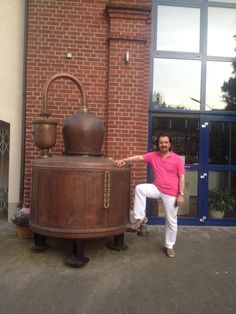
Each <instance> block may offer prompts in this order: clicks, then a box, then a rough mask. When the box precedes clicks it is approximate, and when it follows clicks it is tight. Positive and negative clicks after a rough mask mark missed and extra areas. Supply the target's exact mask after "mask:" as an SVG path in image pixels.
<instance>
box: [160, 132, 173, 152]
mask: <svg viewBox="0 0 236 314" xmlns="http://www.w3.org/2000/svg"><path fill="white" fill-rule="evenodd" d="M158 147H159V150H160V152H161V153H168V152H169V150H170V148H171V144H170V140H169V137H168V136H161V137H160V138H159V143H158Z"/></svg>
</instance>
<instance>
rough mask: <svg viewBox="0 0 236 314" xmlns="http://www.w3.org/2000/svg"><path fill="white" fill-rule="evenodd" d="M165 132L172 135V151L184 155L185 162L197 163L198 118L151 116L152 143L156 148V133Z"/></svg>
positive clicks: (154, 148)
mask: <svg viewBox="0 0 236 314" xmlns="http://www.w3.org/2000/svg"><path fill="white" fill-rule="evenodd" d="M163 132H166V133H168V134H170V135H171V136H172V140H173V144H172V147H173V151H175V152H176V153H177V154H179V155H181V156H184V160H185V164H197V163H198V153H199V119H198V118H191V117H177V116H172V117H165V116H163V117H159V116H158V117H156V116H153V118H152V134H153V137H152V142H153V143H152V144H153V150H156V149H157V146H156V140H157V134H158V133H163Z"/></svg>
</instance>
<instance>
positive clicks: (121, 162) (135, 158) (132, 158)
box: [116, 155, 144, 167]
mask: <svg viewBox="0 0 236 314" xmlns="http://www.w3.org/2000/svg"><path fill="white" fill-rule="evenodd" d="M143 160H144V159H143V155H135V156H130V157H127V158H125V159H120V160H116V164H117V166H118V167H123V166H124V165H125V164H126V162H132V161H143Z"/></svg>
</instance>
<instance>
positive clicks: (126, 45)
mask: <svg viewBox="0 0 236 314" xmlns="http://www.w3.org/2000/svg"><path fill="white" fill-rule="evenodd" d="M107 12H108V16H109V69H108V73H109V78H108V112H107V115H108V117H107V155H108V156H110V157H113V158H115V159H120V158H123V157H127V156H130V155H138V154H143V153H145V152H146V150H147V142H148V84H149V68H150V67H149V64H150V41H151V19H150V14H151V6H148V5H137V4H136V5H130V4H119V5H117V4H116V5H112V4H110V5H108V6H107ZM126 52H127V53H129V57H130V60H129V62H126V61H125V54H126ZM145 180H146V167H145V165H144V164H142V163H141V164H140V163H136V164H135V165H134V166H133V169H132V189H131V191H133V187H134V186H135V185H136V184H138V183H141V182H145ZM131 198H132V195H131Z"/></svg>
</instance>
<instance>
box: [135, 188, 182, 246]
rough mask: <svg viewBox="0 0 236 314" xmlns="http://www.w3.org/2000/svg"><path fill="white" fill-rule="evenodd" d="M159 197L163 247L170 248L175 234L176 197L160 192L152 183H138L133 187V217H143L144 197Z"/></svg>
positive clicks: (174, 239)
mask: <svg viewBox="0 0 236 314" xmlns="http://www.w3.org/2000/svg"><path fill="white" fill-rule="evenodd" d="M147 197H149V198H155V199H157V198H161V199H162V201H163V204H164V209H165V247H167V248H169V249H172V248H173V246H174V245H175V242H176V236H177V212H178V209H179V208H178V207H176V206H175V204H176V197H175V196H169V195H166V194H163V193H161V192H160V191H159V190H158V189H157V187H156V186H155V185H154V184H150V183H144V184H139V185H137V186H136V188H135V197H134V218H135V219H143V218H144V217H145V216H146V198H147Z"/></svg>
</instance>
